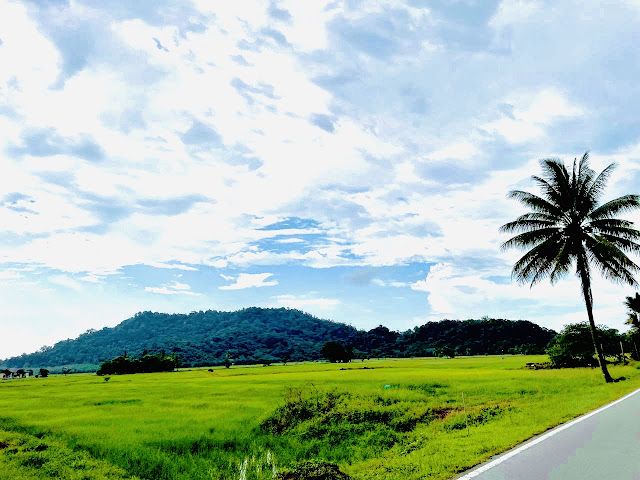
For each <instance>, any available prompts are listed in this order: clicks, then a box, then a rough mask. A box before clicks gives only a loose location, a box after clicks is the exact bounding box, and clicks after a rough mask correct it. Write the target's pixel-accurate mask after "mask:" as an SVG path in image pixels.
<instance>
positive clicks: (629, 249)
mask: <svg viewBox="0 0 640 480" xmlns="http://www.w3.org/2000/svg"><path fill="white" fill-rule="evenodd" d="M597 236H598V237H602V238H604V239H605V240H606V241H607V242H609V243H610V244H611V245H613V246H615V247H616V248H618V249H620V250H622V251H623V252H625V253H635V254H639V253H640V244H638V243H636V242H634V241H633V240H629V239H626V238H624V237H621V236H619V235H609V234H606V233H602V234H599V235H597Z"/></svg>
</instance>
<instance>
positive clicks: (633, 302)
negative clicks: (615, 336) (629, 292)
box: [624, 293, 640, 314]
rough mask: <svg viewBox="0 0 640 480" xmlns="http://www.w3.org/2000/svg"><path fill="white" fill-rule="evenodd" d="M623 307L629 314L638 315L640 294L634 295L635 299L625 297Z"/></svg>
mask: <svg viewBox="0 0 640 480" xmlns="http://www.w3.org/2000/svg"><path fill="white" fill-rule="evenodd" d="M624 305H625V306H626V307H627V310H628V311H629V312H630V313H638V314H640V294H638V293H636V295H635V297H627V298H626V299H625V301H624Z"/></svg>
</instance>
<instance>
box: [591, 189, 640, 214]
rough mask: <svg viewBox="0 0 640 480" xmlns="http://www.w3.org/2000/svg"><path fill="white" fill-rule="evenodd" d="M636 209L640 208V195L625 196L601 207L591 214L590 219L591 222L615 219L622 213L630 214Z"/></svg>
mask: <svg viewBox="0 0 640 480" xmlns="http://www.w3.org/2000/svg"><path fill="white" fill-rule="evenodd" d="M636 208H640V195H635V194H631V195H624V196H622V197H618V198H615V199H613V200H611V201H609V202H607V203H605V204H603V205H600V206H599V207H598V208H596V209H594V210H593V211H592V212H591V213H589V215H588V218H589V219H591V220H600V219H604V218H607V217H613V216H615V215H618V214H620V213H624V212H630V211H632V210H635V209H636Z"/></svg>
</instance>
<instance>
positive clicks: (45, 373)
mask: <svg viewBox="0 0 640 480" xmlns="http://www.w3.org/2000/svg"><path fill="white" fill-rule="evenodd" d="M40 376H41V377H42V378H47V377H48V376H49V370H47V369H46V368H41V369H40Z"/></svg>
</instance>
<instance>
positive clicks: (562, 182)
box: [540, 158, 571, 197]
mask: <svg viewBox="0 0 640 480" xmlns="http://www.w3.org/2000/svg"><path fill="white" fill-rule="evenodd" d="M540 166H541V167H542V171H543V173H544V175H543V178H545V179H546V180H547V181H548V182H549V184H550V185H551V186H553V188H554V190H556V191H557V192H558V193H559V194H560V195H561V196H562V197H567V196H568V195H569V192H570V186H571V178H570V176H569V172H568V171H567V167H565V165H564V163H563V162H562V161H561V160H560V159H559V158H544V159H542V160H540Z"/></svg>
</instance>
